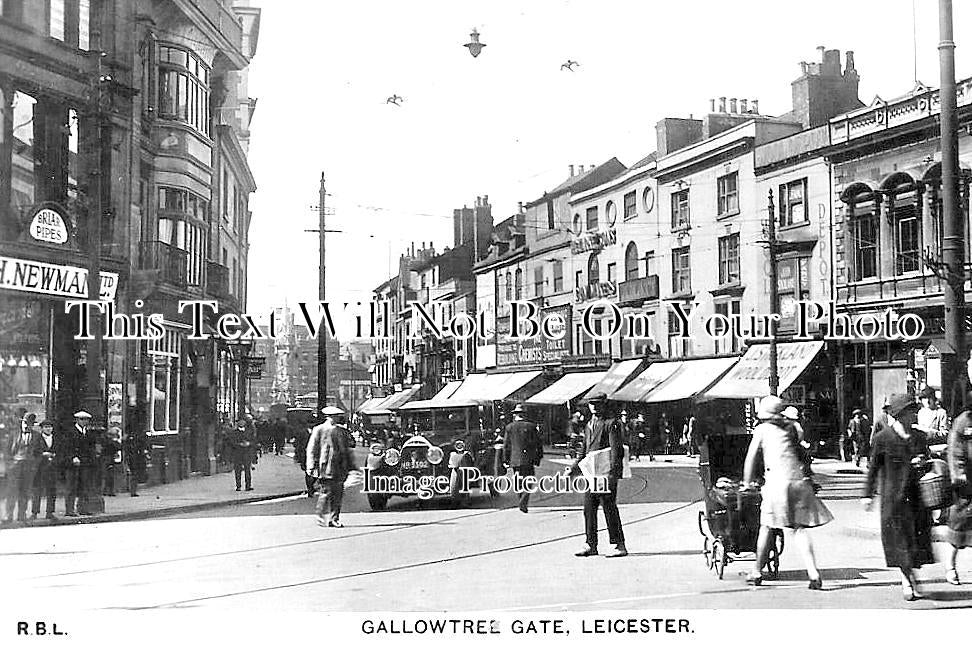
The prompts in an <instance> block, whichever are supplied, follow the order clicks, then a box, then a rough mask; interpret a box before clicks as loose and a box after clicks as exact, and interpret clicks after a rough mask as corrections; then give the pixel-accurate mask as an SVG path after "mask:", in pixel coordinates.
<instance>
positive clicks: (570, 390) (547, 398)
mask: <svg viewBox="0 0 972 649" xmlns="http://www.w3.org/2000/svg"><path fill="white" fill-rule="evenodd" d="M605 374H607V372H569V373H567V374H564V375H563V376H562V377H560V378H559V379H557V380H556V381H555V382H554V383H553V384H552V385H549V386H547V388H545V389H543V390H541V391H540V392H538V393H536V394H535V395H533V396H532V397H530V398H529V399H527V400H526V402H527V403H528V404H530V405H547V406H562V405H564V404H566V403H567V402H568V401H570V400H571V399H574V398H576V397H578V396H579V395H582V394H584V393H585V392H587V391H588V390H590V389H591V386H593V385H594V384H595V383H597V382H598V381H600V380H601V379H603V378H604V375H605Z"/></svg>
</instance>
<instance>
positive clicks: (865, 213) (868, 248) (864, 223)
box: [840, 183, 880, 281]
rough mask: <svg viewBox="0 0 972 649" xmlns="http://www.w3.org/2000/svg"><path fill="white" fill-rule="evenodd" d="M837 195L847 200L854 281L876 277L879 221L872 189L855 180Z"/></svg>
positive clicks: (844, 200) (845, 201)
mask: <svg viewBox="0 0 972 649" xmlns="http://www.w3.org/2000/svg"><path fill="white" fill-rule="evenodd" d="M840 198H841V200H842V201H843V202H844V203H846V204H847V213H848V216H849V218H848V219H847V222H848V234H849V235H850V238H851V241H850V244H851V245H850V246H849V248H850V249H851V250H853V251H854V252H853V267H852V268H851V273H852V277H853V281H861V280H863V279H868V278H871V277H877V263H878V242H879V240H880V224H879V223H878V214H877V201H875V193H874V191H872V190H871V188H870V187H868V186H867V185H865V184H863V183H855V184H853V185H851V186H850V187H848V188H847V189H846V190H844V192H843V194H841V197H840Z"/></svg>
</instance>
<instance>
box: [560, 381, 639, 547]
mask: <svg viewBox="0 0 972 649" xmlns="http://www.w3.org/2000/svg"><path fill="white" fill-rule="evenodd" d="M589 405H590V408H591V413H592V415H591V420H590V422H588V424H587V428H586V429H585V430H584V443H583V446H582V448H581V452H580V455H579V456H578V458H577V459H576V460H575V461H574V464H573V465H571V466H570V467H568V468H567V470H566V473H568V474H571V475H575V474H577V473H579V472H580V468H579V465H580V462H581V460H583V459H584V458H585V457H586V456H587V454H588V453H593V452H594V451H600V450H603V449H610V454H609V457H610V462H609V464H610V468H609V470H608V475H607V478H608V491H607V492H606V493H592V492H591V491H590V490H588V491H587V492H585V493H584V527H585V530H586V533H587V548H586V549H585V550H581V551H580V552H578V553H577V554H576V556H578V557H591V556H594V555H596V554H597V510H598V507H600V506H603V507H604V518H605V520H606V521H607V526H608V538H609V539H610V541H611V543H612V544H614V545H615V546H616V551H615V552H614V553H613V554H609V555H608V556H609V557H624V556H627V554H628V549H627V548H626V547H625V544H624V531H623V530H622V529H621V514H620V513H619V512H618V500H617V499H618V480H619V479H620V478H621V474H622V471H623V468H624V431H623V427H622V426H621V422H619V421H618V420H617V419H615V418H614V416H613V415H612V414H611V413H610V412H609V410H608V400H607V395H605V394H604V393H603V392H600V393H598V394H595V395H594V396H593V397H592V398H591V400H590V403H589Z"/></svg>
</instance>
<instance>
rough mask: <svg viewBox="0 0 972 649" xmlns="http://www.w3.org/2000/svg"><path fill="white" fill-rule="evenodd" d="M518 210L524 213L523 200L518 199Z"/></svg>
mask: <svg viewBox="0 0 972 649" xmlns="http://www.w3.org/2000/svg"><path fill="white" fill-rule="evenodd" d="M517 211H518V212H519V213H520V214H523V201H517Z"/></svg>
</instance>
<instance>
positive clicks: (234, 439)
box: [228, 419, 256, 491]
mask: <svg viewBox="0 0 972 649" xmlns="http://www.w3.org/2000/svg"><path fill="white" fill-rule="evenodd" d="M228 441H229V445H230V458H231V459H232V461H233V476H234V477H235V478H236V490H237V491H239V490H240V478H241V477H242V478H243V479H244V484H245V485H246V490H247V491H253V473H252V463H253V460H254V459H255V453H254V443H255V442H256V431H255V430H251V428H250V427H249V426H248V424H247V421H246V420H245V419H240V420H239V421H237V422H236V426H235V427H234V428H233V430H232V431H230V434H229V439H228Z"/></svg>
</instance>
